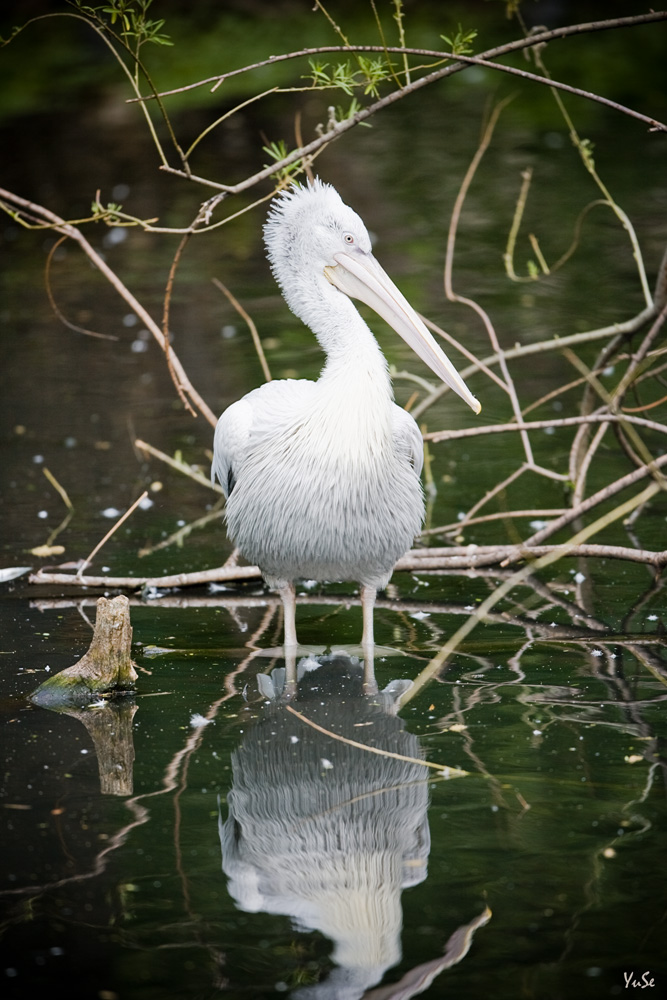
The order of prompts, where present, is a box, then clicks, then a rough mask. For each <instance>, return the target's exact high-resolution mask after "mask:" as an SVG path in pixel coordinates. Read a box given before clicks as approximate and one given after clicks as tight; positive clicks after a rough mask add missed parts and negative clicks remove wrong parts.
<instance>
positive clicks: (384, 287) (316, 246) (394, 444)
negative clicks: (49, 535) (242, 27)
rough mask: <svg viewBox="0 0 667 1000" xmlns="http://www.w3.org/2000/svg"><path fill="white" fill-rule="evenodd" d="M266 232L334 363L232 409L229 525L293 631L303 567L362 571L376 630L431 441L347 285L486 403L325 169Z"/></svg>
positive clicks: (405, 542) (282, 205)
mask: <svg viewBox="0 0 667 1000" xmlns="http://www.w3.org/2000/svg"><path fill="white" fill-rule="evenodd" d="M264 237H265V242H266V248H267V253H268V257H269V261H270V263H271V268H272V271H273V274H274V277H275V278H276V281H277V282H278V284H279V285H280V288H281V291H282V293H283V295H284V297H285V300H286V302H287V304H288V306H289V307H290V309H291V310H292V312H293V313H295V315H296V316H298V317H299V318H300V319H301V320H303V322H304V323H305V324H306V325H307V326H309V327H310V329H311V330H312V331H313V333H314V334H315V336H316V337H317V339H318V341H319V343H320V345H321V347H322V349H323V350H324V352H325V354H326V363H325V365H324V368H323V369H322V373H321V375H320V377H319V379H318V380H317V382H310V381H307V380H305V379H299V380H292V379H287V380H281V381H274V382H269V383H267V384H266V385H263V386H261V387H260V388H259V389H254V390H253V391H252V392H250V393H248V394H247V395H246V396H244V397H243V399H241V400H239V401H238V402H237V403H234V404H233V405H232V406H230V407H229V408H228V409H227V410H225V412H224V413H223V415H222V416H221V417H220V420H219V421H218V425H217V428H216V432H215V441H214V448H213V468H212V475H214V476H217V478H218V479H219V481H220V483H221V485H222V487H223V489H224V490H225V492H226V494H227V509H226V517H227V529H228V533H229V536H230V538H231V539H232V540H233V541H234V542H235V544H236V545H237V546H238V548H239V550H240V552H241V553H242V555H243V556H244V557H245V558H246V559H248V560H249V561H250V562H252V563H255V564H257V565H258V566H259V567H260V569H261V570H262V573H263V574H264V577H265V579H266V580H267V583H268V584H269V585H270V586H271V587H275V588H277V589H278V590H279V591H280V593H281V596H282V598H283V602H284V604H285V643H286V645H295V644H296V630H295V624H294V581H295V580H297V579H317V580H356V581H359V583H360V584H361V587H362V603H363V606H364V637H363V642H364V643H365V644H371V643H372V641H373V630H372V606H373V601H374V598H375V591H376V590H377V589H381V588H382V587H385V586H386V584H387V582H388V580H389V578H390V576H391V572H392V569H393V566H394V563H395V562H396V560H397V559H398V558H400V556H402V555H403V554H404V553H405V552H406V551H407V550H408V549H409V548H410V546H411V545H412V542H413V539H414V537H415V535H416V534H418V532H419V530H420V528H421V524H422V520H423V515H424V503H423V496H422V489H421V483H420V480H419V475H420V472H421V467H422V456H423V442H422V437H421V433H420V431H419V428H418V427H417V425H416V423H415V421H414V420H413V419H412V417H411V416H410V415H409V414H408V413H406V411H405V410H403V409H401V408H400V407H398V406H397V405H396V404H395V403H394V401H393V393H392V387H391V381H390V378H389V373H388V370H387V363H386V361H385V359H384V356H383V355H382V352H381V351H380V348H379V346H378V344H377V341H376V340H375V338H374V336H373V334H372V333H371V331H370V329H369V327H368V326H367V324H366V323H365V322H364V320H363V319H362V318H361V316H360V314H359V313H358V311H357V309H356V307H355V306H354V304H353V303H352V301H351V299H350V298H349V296H351V295H352V296H354V297H355V298H360V299H361V300H362V301H364V302H366V303H367V304H368V305H370V306H372V307H373V308H374V309H375V311H376V312H378V313H379V314H380V315H381V316H382V317H383V318H384V319H386V320H387V322H389V323H390V324H391V325H392V326H393V327H394V329H395V330H396V331H397V332H398V333H399V334H400V335H401V336H402V337H403V338H404V339H405V340H406V341H407V342H408V343H409V344H410V346H411V347H413V349H414V350H416V352H417V353H418V354H419V355H420V357H422V359H423V360H424V361H426V363H427V364H429V365H430V367H431V368H432V369H433V370H434V371H435V372H436V374H438V375H439V376H440V377H441V378H443V379H444V380H445V381H446V382H447V383H448V384H449V385H450V386H451V387H452V388H453V389H454V390H455V391H456V392H457V393H458V394H459V395H460V396H462V397H463V398H464V399H465V400H466V402H468V404H469V405H470V406H472V408H473V409H474V410H475V411H476V412H478V411H479V403H478V402H477V400H476V399H475V398H474V396H472V395H471V394H470V392H469V391H468V389H467V388H466V386H465V384H464V383H463V381H462V380H461V378H460V377H459V375H458V374H457V373H456V371H455V369H454V368H453V366H452V365H451V363H450V362H449V360H448V359H447V358H446V356H445V355H444V353H443V352H442V350H441V349H440V347H439V346H438V345H437V343H436V342H435V340H434V339H433V338H432V337H431V335H430V333H429V332H428V330H427V329H426V327H425V326H424V324H423V323H422V322H421V320H420V319H419V318H418V316H417V314H416V313H415V312H414V310H413V309H412V308H411V306H410V305H409V304H408V303H407V301H406V300H405V299H404V298H403V296H402V295H401V293H400V292H399V291H398V289H397V288H396V286H395V285H394V284H393V283H392V282H391V280H390V279H389V278H388V277H387V275H386V274H385V272H384V271H383V270H382V268H381V267H380V266H379V264H378V263H377V262H376V261H375V259H374V257H373V256H372V254H371V241H370V237H369V235H368V233H367V231H366V228H365V226H364V224H363V222H362V221H361V219H360V218H359V216H358V215H357V214H356V212H354V211H352V209H351V208H349V207H348V206H347V205H345V204H344V203H343V201H342V200H341V198H340V195H339V194H338V193H337V192H336V191H335V189H334V188H333V187H331V186H330V185H327V184H323V183H321V182H320V181H315V182H314V183H312V184H309V185H308V186H307V187H300V186H295V187H293V188H292V189H291V190H290V191H289V192H287V193H284V194H282V195H280V196H279V197H277V198H276V199H274V201H273V202H272V207H271V211H270V214H269V217H268V220H267V223H266V225H265V227H264Z"/></svg>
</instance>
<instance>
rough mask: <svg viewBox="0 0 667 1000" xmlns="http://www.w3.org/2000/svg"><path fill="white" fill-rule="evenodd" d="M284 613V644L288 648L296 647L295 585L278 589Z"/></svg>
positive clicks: (288, 584) (287, 585)
mask: <svg viewBox="0 0 667 1000" xmlns="http://www.w3.org/2000/svg"><path fill="white" fill-rule="evenodd" d="M278 593H279V594H280V600H281V601H282V602H283V611H284V618H285V622H284V643H285V645H286V646H296V644H297V642H296V591H295V590H294V584H293V583H286V584H285V586H284V587H279V588H278Z"/></svg>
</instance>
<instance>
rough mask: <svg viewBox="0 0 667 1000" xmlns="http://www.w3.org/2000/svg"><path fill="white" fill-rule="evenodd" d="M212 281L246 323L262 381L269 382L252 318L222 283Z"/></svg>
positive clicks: (261, 348)
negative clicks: (260, 370) (262, 375)
mask: <svg viewBox="0 0 667 1000" xmlns="http://www.w3.org/2000/svg"><path fill="white" fill-rule="evenodd" d="M212 281H213V284H214V285H215V287H216V288H219V289H220V291H221V292H222V293H223V294H224V295H226V296H227V299H228V300H229V302H230V303H231V304H232V305H233V307H234V309H236V311H237V313H238V314H239V316H241V317H242V318H243V319H244V320H245V322H246V323H247V325H248V329H249V330H250V336H251V337H252V342H253V344H254V345H255V350H256V351H257V357H258V358H259V363H260V365H261V366H262V372H263V373H264V380H265V381H266V382H270V381H271V371H270V369H269V365H268V363H267V360H266V355H265V354H264V348H263V347H262V341H261V339H260V336H259V333H258V332H257V327H256V326H255V324H254V322H253V319H252V317H251V316H250V315H249V314H248V313H247V312H246V310H245V309H244V308H243V306H242V305H241V303H240V302H239V300H238V299H237V298H236V296H235V295H234V294H233V293H232V292H230V290H229V289H228V288H227V287H226V285H223V283H222V282H221V281H220V280H219V279H218V278H213V279H212Z"/></svg>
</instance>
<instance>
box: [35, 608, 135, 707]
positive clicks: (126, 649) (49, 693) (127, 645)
mask: <svg viewBox="0 0 667 1000" xmlns="http://www.w3.org/2000/svg"><path fill="white" fill-rule="evenodd" d="M131 644H132V626H131V625H130V602H129V601H128V599H127V597H124V596H123V595H121V596H119V597H114V598H113V599H112V600H107V598H106V597H100V599H99V600H98V602H97V619H96V621H95V631H94V633H93V641H92V642H91V644H90V648H89V649H88V652H87V653H84V655H83V656H82V657H81V659H80V660H79V662H78V663H74V664H73V665H72V666H71V667H67V668H66V669H65V670H61V671H60V673H58V674H56V675H55V676H54V677H49V679H48V680H46V681H44V683H43V684H40V686H39V687H38V688H37V690H36V691H33V693H32V694H31V695H30V700H31V701H32V702H34V704H35V705H40V706H41V707H42V708H59V707H66V706H68V705H71V706H77V705H79V706H83V705H87V704H88V703H89V702H91V701H94V700H95V699H96V698H99V696H100V695H102V694H114V693H125V692H130V691H133V690H134V682H135V681H136V679H137V673H136V670H135V669H134V665H133V663H132V660H131V658H130V652H131Z"/></svg>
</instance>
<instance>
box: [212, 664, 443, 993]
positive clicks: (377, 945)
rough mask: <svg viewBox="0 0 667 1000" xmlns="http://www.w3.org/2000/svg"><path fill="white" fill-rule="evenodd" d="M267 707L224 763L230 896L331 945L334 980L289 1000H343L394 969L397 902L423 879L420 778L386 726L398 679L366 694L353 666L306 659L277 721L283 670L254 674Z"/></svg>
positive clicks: (398, 723) (413, 754) (399, 690)
mask: <svg viewBox="0 0 667 1000" xmlns="http://www.w3.org/2000/svg"><path fill="white" fill-rule="evenodd" d="M260 676H261V680H260V690H261V692H262V694H263V695H264V696H265V698H266V702H265V704H264V706H263V708H262V710H261V713H260V715H259V717H258V718H257V720H256V722H255V724H254V725H253V726H252V727H251V728H250V729H249V730H248V731H247V733H246V735H245V737H244V740H243V742H242V744H241V745H240V746H239V747H238V749H237V750H236V751H235V752H234V754H233V756H232V769H233V780H232V789H231V791H230V793H229V796H228V802H227V804H228V815H227V818H226V819H225V820H224V821H223V819H222V817H221V820H220V840H221V845H222V866H223V869H224V871H225V873H226V874H227V876H228V879H229V883H228V888H229V892H230V894H231V895H232V897H233V898H234V900H235V902H236V904H237V906H238V907H239V908H240V909H242V910H245V911H246V912H258V911H265V912H267V913H274V914H285V915H288V916H290V917H291V918H292V920H293V922H294V925H295V927H296V928H297V929H299V930H318V931H320V932H321V933H322V934H324V935H325V936H326V937H327V938H329V939H330V940H331V941H332V942H333V945H334V949H333V953H332V959H333V961H334V962H335V963H336V968H334V969H333V970H332V972H331V973H330V975H329V977H328V978H327V979H326V980H325V981H324V982H322V983H320V984H319V985H317V986H315V987H308V988H305V989H302V990H299V991H298V992H296V993H295V994H293V996H295V997H298V998H299V1000H306V998H307V997H308V998H315V997H317V998H318V1000H324V998H327V997H330V998H334V997H335V998H337V1000H342V998H345V1000H352V998H358V997H361V996H362V994H363V993H364V991H365V990H366V989H368V988H369V987H370V986H372V985H374V984H375V983H377V982H379V981H380V979H381V978H382V976H383V975H384V973H385V971H386V970H387V969H389V968H390V967H391V966H393V965H395V964H396V963H397V962H398V961H399V960H400V957H401V947H400V934H401V926H402V911H401V891H402V890H403V889H405V888H408V887H409V886H413V885H417V884H418V883H420V882H422V881H423V880H424V879H425V878H426V873H427V860H428V854H429V848H430V836H429V829H428V821H427V807H428V799H429V795H428V783H427V778H428V769H427V767H426V766H424V765H422V764H419V763H418V762H417V760H415V759H414V758H419V756H420V748H419V742H418V739H417V737H416V736H414V735H413V734H411V733H409V732H407V731H406V730H405V725H404V723H403V721H402V720H401V719H399V718H398V716H397V715H396V712H397V708H398V702H399V699H400V696H401V695H402V694H403V693H404V692H405V690H406V689H407V688H408V687H409V686H410V682H409V681H404V680H396V681H392V682H391V683H390V684H388V685H387V687H386V688H385V689H384V690H383V691H381V692H378V693H375V694H367V693H365V691H367V690H368V686H367V684H365V683H364V667H363V664H362V663H360V662H359V661H358V660H357V659H356V658H354V657H349V656H347V655H343V654H340V653H337V654H332V655H329V656H321V657H317V658H315V657H306V658H304V659H302V660H301V661H300V663H299V665H298V668H297V691H296V695H295V697H294V698H293V699H292V701H291V704H295V705H298V708H299V711H300V712H302V713H303V714H304V715H305V716H306V717H307V718H308V719H310V720H312V721H313V722H315V723H317V724H318V725H319V726H321V727H322V728H323V729H327V730H330V731H331V733H333V734H335V735H336V736H339V737H343V738H344V739H349V740H353V741H355V742H357V743H358V742H364V743H367V744H368V746H369V747H375V748H380V749H383V750H388V751H391V752H393V753H398V754H401V755H403V756H405V757H410V758H413V760H412V761H405V760H397V759H396V758H393V757H385V756H381V755H378V754H376V753H366V752H365V751H364V750H363V749H360V748H358V747H355V746H351V745H349V744H348V743H345V742H343V741H341V740H340V739H335V738H334V737H333V736H327V735H324V734H323V733H321V732H319V731H317V730H315V729H313V728H312V727H311V726H308V725H305V724H304V723H303V721H301V720H300V719H298V718H297V717H296V716H295V715H294V714H292V713H291V712H289V711H288V699H287V698H286V697H285V693H284V692H285V687H284V671H283V670H281V669H276V670H273V671H272V673H271V675H270V676H269V675H260Z"/></svg>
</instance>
